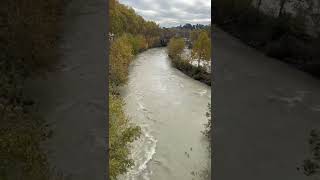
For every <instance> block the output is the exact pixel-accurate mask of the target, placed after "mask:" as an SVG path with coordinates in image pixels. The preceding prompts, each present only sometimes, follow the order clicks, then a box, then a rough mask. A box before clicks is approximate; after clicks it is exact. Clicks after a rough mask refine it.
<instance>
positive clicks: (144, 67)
mask: <svg viewBox="0 0 320 180" xmlns="http://www.w3.org/2000/svg"><path fill="white" fill-rule="evenodd" d="M122 95H123V97H124V100H125V103H126V105H125V111H126V114H127V116H128V117H129V118H130V119H131V122H132V123H134V124H136V125H139V126H140V127H141V128H142V135H141V138H140V139H139V140H137V141H136V142H134V143H133V145H132V158H133V160H134V161H135V166H134V167H132V169H131V170H130V171H129V172H128V173H127V174H126V175H124V176H122V177H120V179H129V180H134V179H136V180H140V179H151V180H162V179H166V180H175V179H183V180H188V179H190V180H191V179H199V177H197V175H194V174H197V173H200V172H202V171H205V170H208V169H210V166H211V164H210V156H209V154H210V153H209V151H208V147H209V143H208V140H207V139H206V138H205V136H204V135H203V134H202V132H201V131H203V130H204V124H205V123H206V122H207V117H206V112H207V111H208V107H207V106H208V103H209V102H210V99H211V89H210V87H209V86H207V85H205V84H203V83H200V82H198V81H196V80H193V79H191V78H190V77H188V76H186V75H185V74H183V73H182V72H180V71H179V70H177V69H175V68H174V67H172V66H171V63H170V59H169V58H168V55H167V52H166V48H154V49H150V50H147V51H145V52H143V53H141V54H139V55H138V56H137V57H136V58H135V60H134V62H133V63H132V64H131V67H130V72H129V81H128V85H127V86H126V87H124V89H123V93H122Z"/></svg>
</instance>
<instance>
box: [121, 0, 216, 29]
mask: <svg viewBox="0 0 320 180" xmlns="http://www.w3.org/2000/svg"><path fill="white" fill-rule="evenodd" d="M119 1H120V2H121V3H122V4H125V5H128V6H130V7H132V8H133V9H134V10H135V11H136V13H137V14H139V15H141V16H142V17H144V18H145V19H147V20H152V21H155V22H156V23H158V24H160V26H162V27H171V26H178V25H184V24H186V23H190V24H209V23H210V22H211V0H119Z"/></svg>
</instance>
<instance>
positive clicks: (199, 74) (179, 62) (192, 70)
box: [171, 58, 211, 86]
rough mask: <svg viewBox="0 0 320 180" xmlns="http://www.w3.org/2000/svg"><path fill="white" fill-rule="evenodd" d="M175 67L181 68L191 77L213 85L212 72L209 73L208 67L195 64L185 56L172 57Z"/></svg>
mask: <svg viewBox="0 0 320 180" xmlns="http://www.w3.org/2000/svg"><path fill="white" fill-rule="evenodd" d="M171 62H172V65H173V67H175V68H177V69H179V70H180V71H181V72H183V73H184V74H186V75H188V76H189V77H191V78H193V79H195V80H198V81H200V82H202V83H205V84H207V85H208V86H211V73H208V71H207V68H206V67H202V66H197V65H193V64H191V63H190V62H188V61H187V60H186V59H183V58H176V59H173V58H171Z"/></svg>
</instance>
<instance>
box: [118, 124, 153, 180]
mask: <svg viewBox="0 0 320 180" xmlns="http://www.w3.org/2000/svg"><path fill="white" fill-rule="evenodd" d="M148 129H149V127H147V126H144V127H142V129H141V130H142V134H141V137H140V138H139V139H138V140H136V141H135V142H133V144H132V150H131V158H132V159H133V160H134V166H133V167H132V168H131V169H130V170H129V171H128V173H127V174H125V175H123V176H122V177H120V179H123V180H124V179H125V180H137V179H144V180H149V179H150V178H149V177H150V175H151V174H152V171H150V170H149V169H148V168H147V164H148V163H149V162H150V161H151V160H152V157H153V155H154V154H155V153H156V146H157V140H156V139H155V138H154V137H153V136H152V135H151V134H150V132H148Z"/></svg>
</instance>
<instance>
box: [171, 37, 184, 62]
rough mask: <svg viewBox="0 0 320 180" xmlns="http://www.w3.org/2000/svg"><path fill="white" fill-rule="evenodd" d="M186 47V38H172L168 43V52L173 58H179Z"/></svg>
mask: <svg viewBox="0 0 320 180" xmlns="http://www.w3.org/2000/svg"><path fill="white" fill-rule="evenodd" d="M184 47H185V43H184V40H183V39H182V38H171V39H170V41H169V44H168V54H169V56H170V57H171V58H173V59H176V58H179V57H180V56H181V54H182V52H183V49H184Z"/></svg>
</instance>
